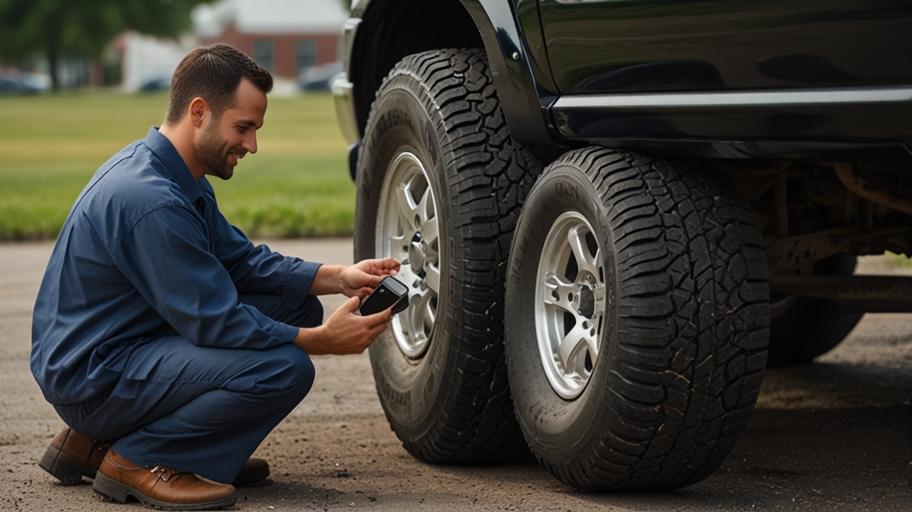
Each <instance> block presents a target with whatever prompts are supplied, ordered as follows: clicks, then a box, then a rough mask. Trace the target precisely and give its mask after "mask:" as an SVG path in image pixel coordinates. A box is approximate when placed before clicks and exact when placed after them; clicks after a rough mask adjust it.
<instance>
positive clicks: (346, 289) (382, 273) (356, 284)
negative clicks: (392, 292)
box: [342, 258, 399, 299]
mask: <svg viewBox="0 0 912 512" xmlns="http://www.w3.org/2000/svg"><path fill="white" fill-rule="evenodd" d="M398 273H399V262H398V261H396V260H394V259H393V258H384V259H382V260H364V261H361V262H358V263H356V264H354V265H352V266H350V267H345V270H343V271H342V294H344V295H345V296H346V297H359V298H362V299H363V298H364V297H367V296H368V295H370V294H372V293H374V288H376V287H377V285H379V284H380V281H382V280H383V278H384V277H386V276H394V275H396V274H398Z"/></svg>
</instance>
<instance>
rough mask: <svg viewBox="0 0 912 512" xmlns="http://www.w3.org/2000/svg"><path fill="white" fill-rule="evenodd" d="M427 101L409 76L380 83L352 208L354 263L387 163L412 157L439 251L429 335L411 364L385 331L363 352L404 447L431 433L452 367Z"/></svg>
mask: <svg viewBox="0 0 912 512" xmlns="http://www.w3.org/2000/svg"><path fill="white" fill-rule="evenodd" d="M429 101H430V99H429V98H428V97H427V95H426V93H424V90H423V89H422V87H421V85H420V84H419V83H418V82H417V81H416V80H414V79H413V78H412V77H409V76H400V77H397V78H396V79H395V80H393V81H391V82H389V83H387V84H386V86H385V87H384V89H383V90H382V91H381V92H380V94H379V95H378V98H377V100H376V102H375V106H374V108H375V109H376V111H375V115H374V121H373V122H374V124H373V126H372V129H370V130H368V132H367V136H366V138H365V142H364V147H363V148H364V149H363V153H362V156H361V165H360V170H359V173H358V179H357V183H356V185H357V201H356V208H355V233H356V237H355V260H356V261H360V260H363V259H367V258H376V257H379V256H380V254H378V253H377V251H378V247H377V236H376V235H377V230H378V227H377V222H378V219H379V211H380V208H381V207H382V201H383V198H382V197H380V196H381V194H382V191H383V183H384V179H385V178H386V175H387V173H388V171H389V165H390V163H391V162H392V161H393V159H394V158H395V157H396V156H397V155H399V154H401V153H402V152H404V151H409V152H411V153H413V154H414V155H415V156H417V157H418V159H419V160H420V161H421V163H422V164H423V165H424V166H425V170H426V171H427V177H428V181H429V183H430V186H431V191H432V193H433V194H434V200H435V203H436V207H437V216H438V229H439V230H440V233H439V238H438V242H439V251H440V261H439V262H440V271H441V278H440V290H439V291H440V293H439V294H438V302H437V312H438V316H437V318H436V321H435V325H434V328H433V331H432V332H431V334H430V335H429V337H428V338H429V340H428V348H427V350H426V352H425V353H424V354H423V356H422V357H420V358H417V359H410V358H409V357H407V356H406V355H405V354H404V353H403V352H402V350H401V349H400V348H399V345H398V343H397V342H396V339H395V337H394V335H393V334H392V332H391V329H387V330H386V331H385V332H384V333H383V334H381V335H380V337H378V338H377V340H376V341H374V343H373V344H372V345H371V347H370V349H369V353H370V360H371V367H372V369H373V373H374V379H375V382H376V385H377V392H378V393H379V394H380V395H381V398H382V399H383V400H382V403H383V406H384V410H385V412H386V414H387V416H389V417H391V419H392V420H393V421H395V422H396V423H397V424H398V425H399V427H400V428H399V429H398V430H397V433H398V434H399V435H400V437H402V438H403V440H404V441H405V440H417V439H419V438H420V437H422V436H423V435H424V434H425V433H426V432H427V430H428V429H430V428H431V427H432V426H433V424H434V421H435V419H436V415H437V414H439V412H440V411H441V410H442V407H443V402H444V401H445V399H446V397H447V396H448V394H449V393H448V389H446V388H447V387H448V383H449V382H451V381H452V377H451V375H450V374H451V373H452V372H453V371H454V370H453V369H454V367H455V365H454V364H452V363H451V359H452V353H453V352H454V347H452V346H450V345H451V344H450V343H447V341H448V339H449V338H450V337H448V336H439V335H438V333H441V332H449V331H450V330H451V326H450V325H449V324H450V323H451V322H452V320H451V318H450V315H447V314H446V311H447V307H448V304H450V303H451V302H450V301H451V300H452V299H451V298H450V297H449V296H448V292H449V289H450V288H451V287H450V286H449V279H447V278H446V277H445V276H444V273H445V272H447V269H448V265H447V262H449V261H453V260H454V255H453V243H452V240H453V234H452V230H453V228H452V220H451V219H452V214H451V211H450V209H449V204H448V201H447V200H446V198H447V194H446V192H447V189H446V186H445V184H444V183H442V182H441V181H442V180H443V179H444V176H441V170H444V171H445V172H449V169H444V167H445V164H444V162H443V159H442V157H441V156H442V155H443V151H442V149H441V145H440V142H439V140H440V139H439V137H440V136H441V135H442V134H440V131H439V130H438V128H437V127H439V126H441V125H442V121H441V120H440V119H436V118H432V116H434V114H435V112H434V111H430V112H429V110H428V109H427V107H426V105H427V104H428V102H429Z"/></svg>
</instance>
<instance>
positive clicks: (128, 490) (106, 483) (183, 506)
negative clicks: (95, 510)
mask: <svg viewBox="0 0 912 512" xmlns="http://www.w3.org/2000/svg"><path fill="white" fill-rule="evenodd" d="M92 490H93V491H95V494H97V495H99V496H101V499H103V500H104V501H108V502H116V503H126V502H127V499H128V498H129V497H130V496H133V497H134V498H136V499H137V500H139V502H140V503H142V504H143V506H145V507H146V508H153V509H156V510H219V509H222V508H225V507H230V506H232V505H234V504H235V503H237V495H234V496H229V497H227V498H224V499H221V500H215V501H206V502H199V503H166V502H164V501H158V500H155V499H152V498H150V497H148V496H146V495H145V494H143V493H141V492H139V491H137V490H136V489H134V488H133V487H130V486H129V485H126V484H123V483H120V482H118V481H117V480H114V479H113V478H108V477H106V476H104V475H102V474H101V473H98V475H96V477H95V483H94V484H93V485H92Z"/></svg>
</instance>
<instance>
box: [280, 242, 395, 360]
mask: <svg viewBox="0 0 912 512" xmlns="http://www.w3.org/2000/svg"><path fill="white" fill-rule="evenodd" d="M393 261H395V260H393ZM361 263H364V262H361ZM398 265H399V264H398V263H396V266H397V267H398ZM348 268H352V267H348ZM377 282H378V283H379V281H377ZM360 304H361V300H360V299H359V298H358V297H357V296H355V297H352V298H350V299H348V300H347V301H345V304H342V306H341V307H339V309H337V310H336V312H335V313H333V314H332V316H330V317H329V319H328V320H326V323H325V324H323V325H321V326H319V327H314V328H310V329H306V328H303V329H300V330H299V331H298V335H297V336H296V337H295V339H294V343H295V345H297V346H299V347H301V348H302V349H304V351H305V352H307V354H308V355H311V356H320V355H327V354H336V355H344V354H360V353H362V352H364V349H366V348H367V347H368V346H370V344H371V343H373V342H374V340H375V339H377V336H380V333H382V332H383V331H384V330H385V329H386V326H387V325H389V322H390V319H391V318H393V312H392V309H387V310H384V311H381V312H379V313H377V314H374V315H368V316H357V315H355V314H354V312H355V311H357V310H358V306H359V305H360Z"/></svg>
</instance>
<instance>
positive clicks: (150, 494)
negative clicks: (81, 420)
mask: <svg viewBox="0 0 912 512" xmlns="http://www.w3.org/2000/svg"><path fill="white" fill-rule="evenodd" d="M92 490H93V491H95V494H98V495H99V496H101V497H102V498H103V499H104V500H105V501H117V502H120V503H126V502H127V498H129V497H130V496H133V497H134V498H136V499H137V500H139V501H140V502H141V503H142V504H143V505H145V506H146V507H148V508H155V509H159V510H215V509H220V508H224V507H230V506H231V505H234V504H235V502H236V501H237V495H236V493H235V490H234V486H231V485H227V484H219V483H216V482H213V481H211V480H204V479H202V478H200V477H198V476H196V475H194V474H193V473H187V472H186V471H180V470H177V469H172V468H167V467H163V466H155V467H153V468H142V467H139V466H137V465H136V464H133V463H132V462H130V461H128V460H127V459H126V458H124V457H121V456H120V455H118V454H117V453H115V452H114V450H109V451H108V454H107V455H105V458H104V460H103V461H102V462H101V466H100V467H99V468H98V475H97V476H96V477H95V484H94V485H92Z"/></svg>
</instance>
